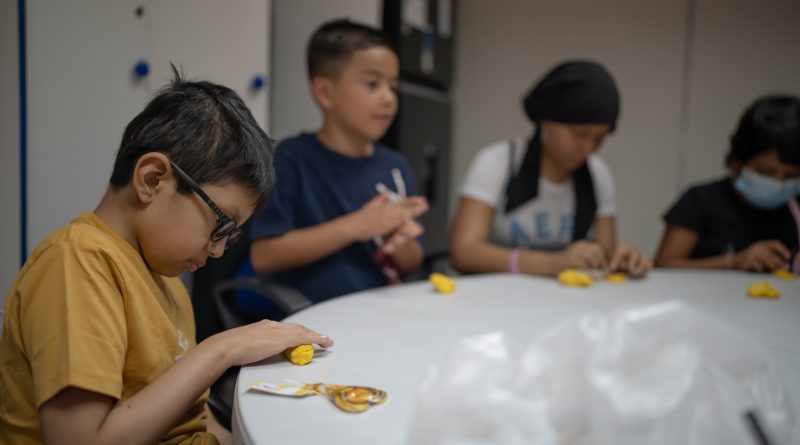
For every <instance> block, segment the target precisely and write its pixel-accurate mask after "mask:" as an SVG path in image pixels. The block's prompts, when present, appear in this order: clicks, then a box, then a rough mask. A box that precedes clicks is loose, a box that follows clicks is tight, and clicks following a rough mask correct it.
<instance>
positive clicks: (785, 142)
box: [726, 95, 800, 165]
mask: <svg viewBox="0 0 800 445" xmlns="http://www.w3.org/2000/svg"><path fill="white" fill-rule="evenodd" d="M772 150H777V151H778V159H779V160H780V161H781V162H784V163H786V164H794V165H800V99H798V98H797V96H790V95H774V96H766V97H763V98H760V99H758V100H757V101H755V102H754V103H753V104H752V105H750V107H749V108H748V109H747V111H745V113H744V115H742V118H741V120H740V121H739V126H738V127H737V128H736V133H734V134H733V136H731V150H730V152H729V153H728V157H727V158H726V162H727V164H728V165H730V164H731V163H732V162H739V163H742V164H744V163H746V162H747V161H749V160H750V159H752V158H753V157H755V156H758V155H760V154H762V153H766V152H769V151H772Z"/></svg>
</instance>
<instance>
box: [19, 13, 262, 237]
mask: <svg viewBox="0 0 800 445" xmlns="http://www.w3.org/2000/svg"><path fill="white" fill-rule="evenodd" d="M27 3H28V24H29V25H28V30H27V31H28V32H27V35H28V42H29V44H28V76H27V77H28V85H29V90H28V91H29V95H28V98H29V101H28V103H29V108H28V130H29V131H28V135H29V139H28V141H29V143H28V154H29V163H28V167H29V168H28V172H29V174H28V184H29V194H28V209H29V213H28V215H29V218H28V221H29V223H28V234H29V236H28V252H30V251H31V250H32V249H33V248H35V246H36V245H37V244H38V243H39V242H40V241H41V239H42V238H43V237H44V236H46V235H47V234H48V233H49V232H51V231H52V230H54V229H56V228H58V227H60V226H63V225H65V224H67V223H68V222H69V221H70V219H71V218H73V217H74V216H76V215H77V214H78V213H80V212H83V211H91V210H93V209H94V208H95V206H96V205H97V203H98V202H99V200H100V198H101V197H102V195H103V193H104V192H105V189H106V186H107V185H108V179H109V176H110V175H111V171H112V167H113V162H114V157H115V154H116V151H117V148H118V147H119V143H120V140H121V137H122V134H123V131H124V129H125V126H126V125H127V124H128V122H129V121H130V120H131V119H133V117H134V116H136V114H137V113H139V112H140V111H141V110H142V109H143V108H144V106H145V104H146V103H147V101H148V100H149V99H150V98H151V97H152V94H153V93H154V92H155V91H156V90H157V89H158V88H160V87H162V86H163V85H165V84H166V83H167V82H168V81H169V79H170V74H169V69H168V62H169V61H172V62H174V63H175V64H176V65H177V66H179V67H182V68H183V69H184V71H185V74H186V76H187V77H188V78H191V79H206V80H211V81H215V82H219V83H222V84H224V85H226V86H228V87H230V88H232V89H233V90H235V91H236V92H237V93H238V94H239V95H240V96H241V97H242V99H243V100H244V102H245V104H247V106H248V107H249V108H250V109H251V110H252V112H253V115H254V117H255V118H256V120H257V121H258V122H259V123H260V124H261V125H262V126H264V127H265V128H267V127H268V126H267V122H268V116H267V107H268V105H267V90H266V89H263V88H262V89H261V90H259V91H252V90H250V85H249V82H250V80H251V78H252V76H253V75H255V74H263V75H266V74H267V73H268V70H269V65H268V60H269V49H268V48H269V46H268V44H267V41H268V39H269V23H270V18H269V4H270V2H269V0H246V1H245V0H238V1H236V2H233V3H231V4H228V3H227V2H218V1H215V0H147V1H142V0H115V1H113V2H108V1H103V0H72V1H69V2H53V1H42V0H34V1H28V2H27ZM140 6H143V7H144V14H143V15H141V16H137V14H136V13H135V11H136V10H137V8H139V7H140ZM142 59H144V60H147V61H148V62H149V64H150V74H149V75H148V76H147V77H146V78H143V79H137V78H135V77H134V75H133V67H134V65H135V64H136V62H137V61H138V60H142Z"/></svg>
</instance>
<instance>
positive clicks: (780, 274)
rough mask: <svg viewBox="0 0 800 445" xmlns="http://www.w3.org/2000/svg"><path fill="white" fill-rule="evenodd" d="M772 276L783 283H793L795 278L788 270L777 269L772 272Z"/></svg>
mask: <svg viewBox="0 0 800 445" xmlns="http://www.w3.org/2000/svg"><path fill="white" fill-rule="evenodd" d="M772 275H774V276H775V278H777V279H779V280H784V281H794V280H795V279H796V278H797V275H795V274H793V273H792V272H791V271H789V269H778V270H776V271H775V272H772Z"/></svg>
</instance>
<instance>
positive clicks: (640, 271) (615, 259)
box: [608, 244, 653, 277]
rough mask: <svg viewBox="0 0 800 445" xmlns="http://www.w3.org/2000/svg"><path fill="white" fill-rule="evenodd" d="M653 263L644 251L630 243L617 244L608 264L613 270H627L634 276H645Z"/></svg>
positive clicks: (609, 268)
mask: <svg viewBox="0 0 800 445" xmlns="http://www.w3.org/2000/svg"><path fill="white" fill-rule="evenodd" d="M652 267H653V263H652V262H651V261H650V259H649V258H647V256H645V254H644V253H642V251H640V250H639V249H637V248H635V247H633V246H631V245H629V244H617V247H616V248H615V249H614V255H613V256H612V257H611V262H610V263H609V264H608V270H609V271H611V272H617V271H625V272H628V274H630V276H632V277H643V276H645V275H646V274H647V272H649V271H650V269H652Z"/></svg>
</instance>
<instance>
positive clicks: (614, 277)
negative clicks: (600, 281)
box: [606, 272, 628, 284]
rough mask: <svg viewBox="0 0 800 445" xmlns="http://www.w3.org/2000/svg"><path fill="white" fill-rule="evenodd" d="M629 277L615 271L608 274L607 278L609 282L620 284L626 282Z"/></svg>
mask: <svg viewBox="0 0 800 445" xmlns="http://www.w3.org/2000/svg"><path fill="white" fill-rule="evenodd" d="M627 279H628V276H627V275H625V274H624V273H622V272H614V273H610V274H608V275H606V280H608V282H609V283H614V284H619V283H624V282H625V281H626V280H627Z"/></svg>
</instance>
